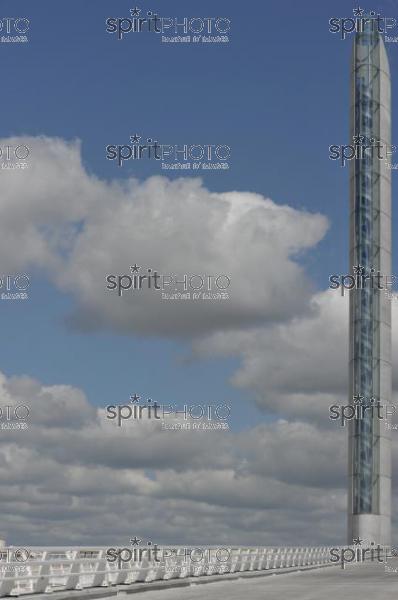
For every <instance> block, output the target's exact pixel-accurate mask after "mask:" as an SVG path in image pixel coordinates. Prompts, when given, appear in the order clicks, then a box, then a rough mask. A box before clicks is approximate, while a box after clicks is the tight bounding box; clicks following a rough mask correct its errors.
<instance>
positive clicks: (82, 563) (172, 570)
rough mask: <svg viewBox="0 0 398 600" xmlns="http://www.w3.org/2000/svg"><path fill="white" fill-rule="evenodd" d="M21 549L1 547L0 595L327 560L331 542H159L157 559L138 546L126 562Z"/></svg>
mask: <svg viewBox="0 0 398 600" xmlns="http://www.w3.org/2000/svg"><path fill="white" fill-rule="evenodd" d="M162 549H163V550H164V552H163V553H162ZM23 550H27V552H25V553H18V551H16V549H15V548H12V547H10V548H7V547H5V548H0V597H1V598H4V597H6V596H21V595H24V594H39V593H41V594H43V593H51V592H55V591H64V590H83V589H86V588H104V587H113V586H123V585H131V584H134V583H139V582H141V583H143V582H152V581H161V580H170V579H177V578H178V579H181V578H187V577H203V576H209V575H213V576H214V575H220V576H222V575H224V574H227V573H244V572H248V571H252V572H254V571H267V570H276V571H277V570H278V569H285V568H301V567H302V568H306V567H307V568H308V567H319V566H322V565H328V564H331V563H330V548H329V547H326V546H322V547H311V548H308V547H233V548H223V549H222V551H223V552H222V554H218V555H217V553H216V552H215V550H216V549H215V547H210V546H208V547H206V548H203V549H202V550H205V553H204V556H202V558H200V559H199V558H198V556H196V555H195V553H194V552H193V553H192V551H190V552H188V554H187V549H186V548H184V547H176V546H173V547H172V548H167V551H166V548H164V547H161V546H159V551H160V553H161V554H163V557H162V560H160V561H157V560H154V559H153V558H152V555H151V554H150V553H149V554H148V553H147V551H146V550H142V554H141V557H140V560H133V559H132V560H129V561H126V562H120V561H115V562H109V561H108V560H107V549H106V548H103V547H101V548H99V547H79V548H65V547H62V548H59V547H58V548H37V547H30V548H26V549H23ZM20 554H22V556H20ZM27 555H28V558H26V556H27ZM17 557H18V560H16V558H17ZM10 558H11V559H10ZM25 558H26V560H23V559H25Z"/></svg>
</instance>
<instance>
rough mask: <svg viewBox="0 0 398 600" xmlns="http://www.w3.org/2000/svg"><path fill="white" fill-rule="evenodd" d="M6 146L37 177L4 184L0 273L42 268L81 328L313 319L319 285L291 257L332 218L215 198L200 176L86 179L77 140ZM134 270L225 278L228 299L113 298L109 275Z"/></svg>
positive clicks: (172, 329)
mask: <svg viewBox="0 0 398 600" xmlns="http://www.w3.org/2000/svg"><path fill="white" fill-rule="evenodd" d="M6 142H12V143H14V144H16V143H18V142H19V143H22V142H24V143H26V144H27V145H28V146H29V147H31V148H32V150H31V166H30V168H29V169H26V170H23V171H18V172H7V171H5V172H4V175H3V174H2V177H1V179H0V198H1V200H0V233H1V235H0V253H1V255H2V268H3V269H6V271H7V272H8V271H13V270H14V271H21V270H29V269H30V268H35V267H39V268H41V269H45V270H46V272H48V274H49V276H50V277H51V279H52V280H53V281H54V282H55V284H56V285H57V286H58V287H59V288H61V289H62V290H64V291H68V292H71V293H72V294H73V295H74V296H75V298H76V300H77V309H76V312H75V314H74V316H73V318H72V321H73V323H74V324H75V325H77V326H79V327H81V328H85V329H90V328H91V329H97V328H105V329H106V328H108V329H112V330H114V331H117V332H120V333H124V334H125V333H143V334H156V335H166V336H190V335H198V334H202V333H205V332H211V331H215V330H222V329H225V328H234V327H240V326H247V325H250V324H251V325H253V324H255V323H259V322H273V321H284V320H286V319H289V318H291V317H293V316H295V315H297V314H302V313H305V312H308V302H309V299H310V297H311V287H312V286H311V282H310V280H309V279H308V277H307V276H306V274H305V272H304V270H303V269H302V267H301V266H300V265H299V263H298V262H297V261H296V260H295V258H296V257H297V255H298V254H299V253H302V252H303V251H305V250H308V249H311V248H312V247H314V246H315V245H316V244H317V243H318V242H319V240H321V239H322V237H323V236H324V234H325V232H326V229H327V221H326V219H325V217H323V216H321V215H319V214H309V213H307V212H305V211H300V210H296V209H293V208H290V207H288V206H286V205H278V204H276V203H274V202H273V201H272V200H270V199H268V198H263V197H262V196H261V195H259V194H253V193H250V192H226V193H214V192H210V191H209V190H207V189H206V188H205V187H204V186H203V185H202V183H201V182H200V180H198V179H190V178H183V179H177V180H174V181H170V180H169V179H167V178H165V177H150V178H149V179H147V180H146V181H144V182H142V183H140V182H138V181H136V180H129V181H127V182H124V183H117V182H113V183H107V182H105V181H100V180H99V179H97V178H96V177H94V176H92V175H90V174H88V173H87V170H86V169H85V168H84V166H83V165H82V162H81V155H80V145H79V143H77V142H75V143H66V142H64V141H62V140H60V139H53V138H44V137H42V138H18V139H17V138H14V139H12V140H11V141H10V140H3V144H5V143H6ZM21 240H23V244H22V248H20V246H21V244H20V242H21ZM16 244H18V249H17V248H16ZM135 263H137V264H138V265H139V266H141V268H142V271H141V273H144V274H145V273H146V272H147V271H146V270H147V268H152V269H153V270H157V272H158V273H160V274H166V275H168V274H176V275H177V276H179V277H182V276H183V275H184V274H188V275H201V276H203V275H204V276H206V277H207V276H209V275H226V276H228V277H230V279H231V285H230V287H229V288H228V293H229V295H230V299H229V300H222V301H217V300H214V301H208V300H207V301H203V300H198V301H195V302H194V301H167V300H163V301H162V300H161V298H160V295H159V292H155V291H154V290H151V291H148V290H146V291H145V290H142V291H136V292H129V293H127V292H125V293H124V295H123V297H122V298H119V297H118V296H117V294H116V293H112V292H110V291H109V290H106V282H105V277H106V275H108V274H120V275H123V274H130V270H129V267H130V265H132V264H135ZM197 281H198V280H195V283H196V282H197ZM223 281H224V280H223ZM289 289H294V290H295V294H294V295H292V294H290V293H288V290H289Z"/></svg>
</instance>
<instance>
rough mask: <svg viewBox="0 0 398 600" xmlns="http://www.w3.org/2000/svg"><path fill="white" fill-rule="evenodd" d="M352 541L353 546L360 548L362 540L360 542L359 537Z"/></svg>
mask: <svg viewBox="0 0 398 600" xmlns="http://www.w3.org/2000/svg"><path fill="white" fill-rule="evenodd" d="M352 541H353V543H354V546H362V542H363V540H361V538H360V537H359V536H358V537H357V538H355V539H354V540H352Z"/></svg>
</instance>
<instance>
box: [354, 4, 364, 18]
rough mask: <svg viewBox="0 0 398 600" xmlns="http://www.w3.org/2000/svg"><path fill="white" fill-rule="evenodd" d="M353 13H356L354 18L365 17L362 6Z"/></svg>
mask: <svg viewBox="0 0 398 600" xmlns="http://www.w3.org/2000/svg"><path fill="white" fill-rule="evenodd" d="M352 12H353V13H354V17H362V15H363V8H361V7H360V6H358V7H357V8H354V9H353V11H352Z"/></svg>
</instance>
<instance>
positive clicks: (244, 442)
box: [0, 375, 345, 545]
mask: <svg viewBox="0 0 398 600" xmlns="http://www.w3.org/2000/svg"><path fill="white" fill-rule="evenodd" d="M21 404H24V405H26V406H28V407H29V409H30V415H29V418H28V420H27V422H28V428H27V429H26V430H23V431H13V430H3V431H2V435H1V437H0V477H1V480H2V482H3V485H2V487H1V490H0V501H1V504H2V513H1V515H0V532H2V534H3V535H4V536H5V537H6V538H7V540H8V541H9V542H10V543H15V544H37V545H43V544H68V543H70V544H73V543H74V544H79V545H82V544H83V545H85V544H87V545H90V544H95V543H96V544H107V543H129V538H130V536H131V537H133V536H134V535H135V534H137V535H139V536H143V537H146V539H151V540H153V541H159V542H160V543H178V542H180V543H187V544H188V543H190V544H196V545H197V544H221V543H225V544H227V543H229V544H236V543H242V544H248V543H253V542H254V543H258V544H276V543H279V544H280V543H283V542H286V543H291V544H293V543H298V542H297V540H299V541H300V543H303V544H304V543H315V542H316V541H319V542H320V541H321V539H322V536H321V535H320V534H319V531H317V530H315V529H314V528H312V529H311V522H312V520H313V518H314V514H316V515H318V517H319V516H321V515H322V518H327V519H329V520H330V523H331V524H330V525H327V526H325V530H328V531H329V533H330V535H331V539H334V537H333V536H336V535H337V533H336V531H339V529H338V527H337V530H335V531H334V532H333V526H332V523H333V524H334V525H335V526H336V525H337V526H338V522H339V520H341V511H344V502H345V500H344V498H345V491H344V485H345V478H344V465H343V463H344V460H343V456H344V452H343V450H340V451H339V450H338V451H336V449H335V448H334V446H333V444H335V443H336V438H332V436H330V437H329V438H328V437H325V436H323V435H320V434H319V432H317V431H316V429H315V428H314V427H313V426H311V425H308V424H303V423H299V422H296V423H290V424H289V423H287V422H286V421H280V422H278V423H276V424H268V425H263V426H261V427H256V428H253V429H252V430H251V431H245V432H241V433H233V432H218V433H216V432H205V431H201V432H199V431H196V432H194V431H191V432H189V431H173V432H172V431H162V430H161V427H160V426H159V424H158V423H154V422H149V421H140V422H135V421H129V422H125V423H124V425H123V427H121V428H119V427H116V426H115V424H114V423H113V422H111V421H107V420H106V418H105V411H104V410H103V409H94V408H93V407H92V406H91V405H90V404H89V402H88V400H87V398H86V397H85V395H84V393H83V392H82V391H81V390H78V389H75V388H73V387H71V386H43V385H42V384H40V383H39V382H38V381H33V380H31V379H29V378H27V377H20V378H16V377H14V378H11V379H8V378H7V377H5V376H4V375H1V376H0V406H3V407H4V406H11V407H15V406H18V405H21ZM75 412H77V413H78V414H79V415H80V417H79V418H72V415H73V414H74V413H75ZM43 413H47V417H46V415H45V414H43ZM55 415H56V417H55ZM42 417H43V418H42ZM3 421H4V419H3ZM287 441H288V446H287V447H286V443H287ZM332 452H334V464H333V461H331V460H330V456H331V453H332ZM322 469H323V472H322ZM338 473H340V478H339V476H338ZM317 474H318V475H319V477H318V476H317ZM331 482H332V483H333V487H331ZM332 489H333V491H332ZM332 496H333V497H334V502H333V503H331V504H330V506H328V503H327V499H328V498H329V499H330V498H331V497H332ZM286 520H288V521H289V523H290V525H289V527H287V526H286ZM304 523H306V524H307V533H306V534H305V528H304V526H303V525H304ZM260 524H261V528H260V529H259V526H260ZM126 536H127V537H126Z"/></svg>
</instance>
